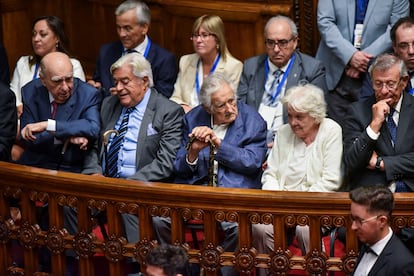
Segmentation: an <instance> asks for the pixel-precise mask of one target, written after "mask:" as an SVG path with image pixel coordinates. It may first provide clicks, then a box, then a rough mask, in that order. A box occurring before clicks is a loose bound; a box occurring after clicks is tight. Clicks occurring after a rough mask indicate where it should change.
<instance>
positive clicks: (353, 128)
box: [344, 54, 414, 192]
mask: <svg viewBox="0 0 414 276" xmlns="http://www.w3.org/2000/svg"><path fill="white" fill-rule="evenodd" d="M369 74H370V76H371V81H372V87H373V89H374V91H375V95H372V96H371V97H369V98H367V99H366V100H363V101H362V100H361V101H358V102H356V103H354V104H352V105H351V106H350V108H349V112H348V115H347V117H346V118H345V125H344V146H345V149H344V164H345V167H346V171H347V173H348V176H349V180H350V181H349V182H350V183H352V184H351V185H352V186H351V188H356V187H358V186H361V185H367V184H370V183H371V184H372V183H376V184H382V185H384V186H386V187H389V188H390V189H391V190H392V191H395V192H407V191H413V190H414V165H413V164H414V132H413V131H412V129H413V128H414V98H413V97H411V96H410V95H409V94H407V93H404V92H403V91H404V89H405V88H406V86H407V83H408V80H409V76H408V71H407V67H406V65H405V63H404V61H403V60H401V59H400V58H398V57H396V56H393V55H390V54H383V55H380V56H378V58H377V59H376V60H375V61H374V62H373V64H372V65H371V66H370V68H369Z"/></svg>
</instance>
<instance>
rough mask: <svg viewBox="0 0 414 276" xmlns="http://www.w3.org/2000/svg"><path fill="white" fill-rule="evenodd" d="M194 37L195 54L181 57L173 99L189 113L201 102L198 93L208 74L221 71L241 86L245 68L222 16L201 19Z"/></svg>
mask: <svg viewBox="0 0 414 276" xmlns="http://www.w3.org/2000/svg"><path fill="white" fill-rule="evenodd" d="M190 39H191V40H192V41H193V46H194V51H195V53H193V54H189V55H185V56H182V57H181V58H180V62H179V63H180V64H179V72H178V77H177V81H176V82H175V85H174V92H173V94H172V96H171V98H170V100H172V101H174V102H176V103H178V104H180V105H181V106H182V107H183V108H184V111H185V112H188V111H189V110H191V108H193V107H195V106H197V105H199V103H200V102H199V99H198V94H199V91H200V88H201V85H202V84H203V80H204V78H205V77H207V76H208V75H210V74H211V73H213V72H220V73H222V74H224V75H226V76H227V78H229V79H230V81H232V82H233V83H234V86H235V87H237V86H238V85H239V80H240V76H241V73H242V70H243V64H242V63H241V62H240V61H239V60H237V59H235V58H234V57H233V56H232V55H231V54H230V52H229V50H228V48H227V43H226V38H225V36H224V24H223V21H222V20H221V18H220V17H219V16H217V15H203V16H201V17H199V18H197V20H196V21H195V22H194V25H193V31H192V34H191V37H190Z"/></svg>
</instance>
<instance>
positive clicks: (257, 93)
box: [237, 15, 327, 147]
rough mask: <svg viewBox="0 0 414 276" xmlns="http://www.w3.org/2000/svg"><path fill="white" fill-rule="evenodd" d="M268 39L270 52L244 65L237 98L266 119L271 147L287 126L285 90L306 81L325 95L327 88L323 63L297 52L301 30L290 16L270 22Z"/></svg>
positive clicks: (267, 32)
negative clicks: (275, 137) (280, 129)
mask: <svg viewBox="0 0 414 276" xmlns="http://www.w3.org/2000/svg"><path fill="white" fill-rule="evenodd" d="M264 37H265V46H266V52H267V53H266V54H262V55H259V56H255V57H252V58H249V59H247V60H246V61H245V62H244V65H243V73H242V75H241V78H240V83H239V87H238V91H237V96H238V98H239V99H240V100H241V101H242V102H244V103H246V104H248V105H251V106H253V107H254V108H255V109H256V110H258V111H259V113H260V115H262V117H263V118H264V119H265V120H266V122H267V127H268V129H269V133H268V140H267V143H268V145H269V147H271V145H272V143H273V138H274V135H275V134H276V132H277V129H278V128H279V126H281V125H282V124H285V123H287V112H286V110H284V108H283V105H282V104H281V103H280V99H281V98H282V97H283V95H284V93H285V91H286V90H287V89H289V88H290V87H292V86H296V85H298V84H300V83H302V82H307V83H312V84H314V85H316V86H318V87H319V88H321V89H322V90H323V91H324V92H326V91H327V88H326V84H325V68H324V66H323V65H322V63H321V62H320V61H318V60H316V59H314V58H313V57H310V56H308V55H305V54H303V53H301V52H299V51H298V50H296V47H297V45H298V30H297V27H296V24H295V22H293V21H292V20H291V19H290V18H289V17H286V16H281V15H279V16H275V17H272V18H271V19H269V21H268V22H267V24H266V26H265V29H264Z"/></svg>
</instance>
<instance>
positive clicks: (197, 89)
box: [195, 53, 221, 94]
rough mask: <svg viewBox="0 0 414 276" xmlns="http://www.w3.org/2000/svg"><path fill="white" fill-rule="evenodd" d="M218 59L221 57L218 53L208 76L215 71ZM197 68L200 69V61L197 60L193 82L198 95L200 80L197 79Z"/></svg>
mask: <svg viewBox="0 0 414 276" xmlns="http://www.w3.org/2000/svg"><path fill="white" fill-rule="evenodd" d="M220 57H221V54H220V53H219V54H218V55H217V57H216V60H215V61H214V63H213V67H211V70H210V73H208V74H209V75H210V74H211V73H213V72H214V71H215V70H216V67H217V64H218V63H219V61H220ZM198 67H200V59H198V61H197V69H196V81H195V82H196V91H197V94H200V80H199V79H198Z"/></svg>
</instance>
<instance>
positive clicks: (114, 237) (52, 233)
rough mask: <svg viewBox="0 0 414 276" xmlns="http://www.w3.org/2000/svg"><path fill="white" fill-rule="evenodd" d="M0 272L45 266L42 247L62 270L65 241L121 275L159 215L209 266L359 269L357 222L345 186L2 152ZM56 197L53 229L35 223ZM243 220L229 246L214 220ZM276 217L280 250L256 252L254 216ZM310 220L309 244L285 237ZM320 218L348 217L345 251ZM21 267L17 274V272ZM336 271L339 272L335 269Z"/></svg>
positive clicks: (408, 200) (408, 214)
mask: <svg viewBox="0 0 414 276" xmlns="http://www.w3.org/2000/svg"><path fill="white" fill-rule="evenodd" d="M0 191H1V196H0V275H8V273H9V275H33V274H34V273H35V272H36V269H37V267H38V261H39V260H38V258H39V254H38V247H39V246H40V245H46V246H47V247H48V248H49V249H50V250H51V251H52V274H53V275H63V274H64V273H63V271H64V269H65V260H66V258H65V254H64V252H65V250H67V249H74V250H75V252H76V253H77V254H78V255H79V271H80V275H94V264H93V258H94V255H95V254H99V253H101V254H103V255H104V256H105V257H106V259H107V260H108V263H109V275H124V273H125V271H124V266H123V263H124V260H125V258H127V257H135V258H136V259H137V260H138V261H139V262H140V263H141V265H142V266H145V263H144V260H145V256H146V253H147V252H148V250H150V249H151V248H152V247H153V246H154V243H153V242H152V240H153V238H154V237H153V229H152V219H151V218H152V216H162V217H171V222H172V243H176V244H180V245H183V246H184V247H185V248H186V249H187V250H188V254H189V256H190V261H191V263H197V264H199V265H200V266H201V267H202V268H203V270H204V272H205V273H206V274H207V275H216V274H217V273H218V271H219V268H220V267H221V266H234V267H235V269H237V270H238V271H239V272H240V274H241V275H250V274H253V272H254V271H255V269H256V268H270V269H271V271H272V273H273V274H274V275H285V274H288V273H289V272H290V271H292V270H296V271H298V270H299V271H302V273H303V274H309V275H326V273H327V272H337V273H338V272H339V274H340V275H346V274H348V273H349V272H350V271H352V269H353V267H354V265H355V261H356V256H357V253H358V242H357V238H356V236H355V235H354V233H353V232H352V230H351V227H350V225H351V219H350V216H349V205H350V201H349V199H348V193H306V192H269V191H261V190H247V189H226V188H212V187H200V186H190V185H184V184H183V185H179V184H166V183H147V182H137V181H129V180H123V179H110V178H104V177H94V176H87V175H79V174H71V173H64V172H57V171H51V170H43V169H37V168H32V167H26V166H19V165H15V164H9V163H4V162H0ZM10 198H15V199H18V200H19V201H20V210H21V215H22V218H21V222H20V223H19V224H18V225H17V224H14V223H12V220H11V219H10V212H9V202H10ZM395 198H396V208H395V211H394V216H393V221H392V224H393V227H394V228H401V227H414V215H413V210H414V195H413V194H412V193H407V194H398V195H396V196H395ZM36 201H43V202H48V204H49V214H50V218H49V222H50V229H49V230H48V231H40V230H39V227H37V225H36V213H35V202H36ZM65 205H67V206H71V207H76V208H77V210H78V234H77V235H75V236H71V235H69V234H67V232H66V231H64V229H63V206H65ZM92 209H98V210H106V212H107V217H108V223H107V226H108V234H109V236H108V238H107V239H106V240H101V239H97V238H96V236H95V235H94V234H93V232H92V224H91V212H90V211H91V210H92ZM121 213H131V214H136V215H138V216H139V220H140V226H139V228H140V229H139V231H140V241H139V242H138V243H136V244H128V243H127V242H126V240H125V238H124V237H123V231H122V224H121V216H120V214H121ZM189 219H202V220H203V222H204V246H202V247H201V249H200V250H197V249H194V248H190V247H188V246H186V245H185V232H184V229H185V222H186V221H187V220H189ZM221 221H231V222H238V223H239V249H238V251H237V252H222V251H221V250H220V248H219V247H218V246H219V244H220V235H219V233H217V232H218V231H217V227H216V225H217V223H218V222H221ZM255 223H273V225H274V230H275V233H277V234H276V235H275V251H274V252H273V253H272V254H270V255H267V254H259V253H257V251H256V250H255V249H254V248H252V238H251V225H252V224H255ZM296 224H299V225H309V227H310V232H311V241H310V243H311V252H310V253H309V254H307V255H306V256H299V254H298V255H293V254H292V252H291V251H290V250H289V249H288V244H287V241H286V238H285V237H286V232H287V229H288V228H289V227H291V226H294V225H296ZM321 226H325V227H331V228H332V227H344V228H345V229H346V230H345V231H346V243H345V250H344V252H343V256H335V257H329V256H327V254H326V253H325V252H324V251H323V250H322V246H321V231H320V229H321ZM14 240H17V241H18V242H19V243H20V244H21V246H22V247H23V248H24V249H23V255H24V269H23V270H19V271H20V272H18V271H17V270H13V269H14V268H10V267H11V265H12V256H11V254H12V253H11V252H12V250H11V247H12V243H13V242H14V243H16V242H15V241H14ZM19 273H20V274H19ZM335 275H338V274H335Z"/></svg>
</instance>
